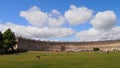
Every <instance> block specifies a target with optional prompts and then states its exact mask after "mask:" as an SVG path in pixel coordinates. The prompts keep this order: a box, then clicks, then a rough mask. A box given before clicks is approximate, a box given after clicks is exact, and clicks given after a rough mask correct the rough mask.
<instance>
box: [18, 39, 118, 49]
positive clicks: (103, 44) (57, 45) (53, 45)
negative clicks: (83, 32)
mask: <svg viewBox="0 0 120 68" xmlns="http://www.w3.org/2000/svg"><path fill="white" fill-rule="evenodd" d="M17 42H18V44H17V48H18V49H22V50H39V51H92V50H93V48H99V49H100V50H104V51H105V50H107V51H112V50H120V40H109V41H93V42H53V41H36V40H30V39H24V38H18V39H17Z"/></svg>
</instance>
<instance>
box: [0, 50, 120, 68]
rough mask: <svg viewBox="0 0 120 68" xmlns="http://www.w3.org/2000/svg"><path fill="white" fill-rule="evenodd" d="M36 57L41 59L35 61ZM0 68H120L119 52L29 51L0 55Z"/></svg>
mask: <svg viewBox="0 0 120 68" xmlns="http://www.w3.org/2000/svg"><path fill="white" fill-rule="evenodd" d="M36 55H40V56H41V58H40V59H37V58H36ZM44 55H46V56H44ZM0 68H120V52H110V53H100V52H71V53H70V54H67V53H65V52H38V51H30V52H25V53H21V54H19V55H0Z"/></svg>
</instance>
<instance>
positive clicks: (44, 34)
mask: <svg viewBox="0 0 120 68" xmlns="http://www.w3.org/2000/svg"><path fill="white" fill-rule="evenodd" d="M7 28H11V30H12V31H13V32H15V35H16V36H22V37H26V38H60V37H66V36H70V35H72V34H73V33H74V30H73V29H71V28H49V27H42V28H39V27H34V26H22V25H16V24H13V23H6V24H0V31H2V32H3V31H5V30H6V29H7Z"/></svg>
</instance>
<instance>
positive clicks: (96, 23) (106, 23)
mask: <svg viewBox="0 0 120 68" xmlns="http://www.w3.org/2000/svg"><path fill="white" fill-rule="evenodd" d="M115 23H116V15H115V13H114V12H113V11H104V12H98V13H97V14H96V16H95V17H94V18H93V19H92V20H91V24H92V25H93V27H94V28H96V29H104V30H106V29H110V28H111V27H113V26H114V25H115Z"/></svg>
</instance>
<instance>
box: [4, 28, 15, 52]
mask: <svg viewBox="0 0 120 68" xmlns="http://www.w3.org/2000/svg"><path fill="white" fill-rule="evenodd" d="M2 37H3V50H4V52H5V53H8V52H9V51H10V50H11V51H14V48H13V47H14V46H15V44H16V38H15V35H14V33H13V32H12V31H11V29H7V30H6V31H5V32H4V33H3V36H2Z"/></svg>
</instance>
